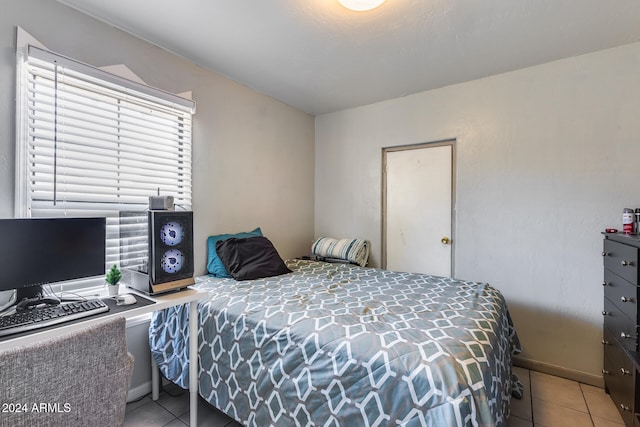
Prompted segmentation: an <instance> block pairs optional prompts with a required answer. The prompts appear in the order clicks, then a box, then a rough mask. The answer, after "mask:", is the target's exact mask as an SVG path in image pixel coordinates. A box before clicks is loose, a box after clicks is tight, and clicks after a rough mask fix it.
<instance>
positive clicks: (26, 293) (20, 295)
mask: <svg viewBox="0 0 640 427" xmlns="http://www.w3.org/2000/svg"><path fill="white" fill-rule="evenodd" d="M16 301H17V302H18V303H17V304H16V311H24V310H27V309H29V308H30V307H33V306H38V305H58V304H60V300H59V299H58V298H57V297H53V296H44V295H43V293H42V286H30V287H28V288H22V289H17V290H16Z"/></svg>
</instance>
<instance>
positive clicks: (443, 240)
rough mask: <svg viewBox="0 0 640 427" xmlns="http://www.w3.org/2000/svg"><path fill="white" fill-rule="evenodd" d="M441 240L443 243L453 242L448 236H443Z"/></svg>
mask: <svg viewBox="0 0 640 427" xmlns="http://www.w3.org/2000/svg"><path fill="white" fill-rule="evenodd" d="M440 242H442V244H443V245H448V244H449V243H451V240H450V239H449V238H448V237H443V238H442V239H440Z"/></svg>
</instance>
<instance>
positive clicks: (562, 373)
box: [513, 356, 604, 388]
mask: <svg viewBox="0 0 640 427" xmlns="http://www.w3.org/2000/svg"><path fill="white" fill-rule="evenodd" d="M513 365H514V366H517V367H520V368H525V369H530V370H532V371H536V372H542V373H544V374H549V375H554V376H556V377H562V378H566V379H569V380H572V381H577V382H579V383H583V384H588V385H592V386H595V387H600V388H604V379H603V378H602V376H601V375H593V374H589V373H587V372H582V371H576V370H573V369H568V368H563V367H562V366H557V365H552V364H550V363H545V362H540V361H537V360H531V359H526V358H524V357H520V356H514V357H513Z"/></svg>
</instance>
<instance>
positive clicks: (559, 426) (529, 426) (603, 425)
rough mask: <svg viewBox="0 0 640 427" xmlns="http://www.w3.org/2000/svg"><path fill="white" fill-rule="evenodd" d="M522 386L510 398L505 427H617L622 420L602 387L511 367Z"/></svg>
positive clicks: (622, 424)
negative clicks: (518, 396) (519, 397)
mask: <svg viewBox="0 0 640 427" xmlns="http://www.w3.org/2000/svg"><path fill="white" fill-rule="evenodd" d="M514 372H515V373H516V375H518V378H520V379H521V380H522V383H523V384H524V389H525V395H524V399H522V400H517V399H512V400H511V416H510V417H509V421H508V422H507V427H533V426H535V427H542V426H544V427H620V426H624V422H623V421H622V418H621V417H620V414H619V413H618V410H617V409H616V407H615V405H614V403H613V401H612V400H611V398H610V397H609V395H608V394H606V393H605V392H604V389H602V388H599V387H594V386H590V385H586V384H581V383H577V382H575V381H571V380H567V379H564V378H560V377H554V376H552V375H548V374H542V373H540V372H535V371H529V370H527V369H522V368H514Z"/></svg>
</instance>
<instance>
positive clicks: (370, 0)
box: [338, 0, 385, 12]
mask: <svg viewBox="0 0 640 427" xmlns="http://www.w3.org/2000/svg"><path fill="white" fill-rule="evenodd" d="M384 1H385V0H338V2H339V3H340V4H341V5H343V6H344V7H346V8H347V9H351V10H355V11H358V12H362V11H365V10H371V9H375V8H376V7H378V6H380V5H381V4H382V3H384Z"/></svg>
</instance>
